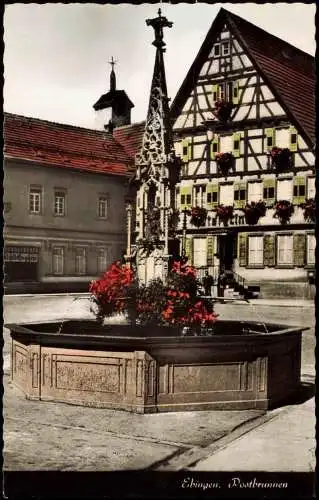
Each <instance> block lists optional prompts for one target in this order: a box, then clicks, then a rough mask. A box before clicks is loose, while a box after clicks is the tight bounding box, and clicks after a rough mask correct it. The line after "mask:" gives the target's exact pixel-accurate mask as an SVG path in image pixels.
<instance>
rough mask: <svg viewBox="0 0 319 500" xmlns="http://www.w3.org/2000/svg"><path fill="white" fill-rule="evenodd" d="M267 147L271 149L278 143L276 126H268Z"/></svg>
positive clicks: (266, 130) (266, 133)
mask: <svg viewBox="0 0 319 500" xmlns="http://www.w3.org/2000/svg"><path fill="white" fill-rule="evenodd" d="M265 135H266V149H267V150H268V151H269V150H271V149H272V148H273V147H274V146H275V144H276V130H275V129H274V128H266V129H265Z"/></svg>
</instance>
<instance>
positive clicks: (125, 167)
mask: <svg viewBox="0 0 319 500" xmlns="http://www.w3.org/2000/svg"><path fill="white" fill-rule="evenodd" d="M4 145H5V146H4V156H5V157H6V158H17V159H25V160H28V161H32V162H36V163H38V164H40V165H49V166H55V167H61V168H64V169H75V170H81V171H86V172H92V173H93V172H95V173H100V174H108V175H117V176H128V175H129V168H130V166H131V164H132V160H131V158H130V157H129V156H128V155H127V153H126V152H125V150H124V148H123V147H122V146H121V145H120V144H119V143H118V142H117V141H116V140H115V138H114V137H113V136H112V135H111V134H109V133H107V132H100V131H97V130H91V129H86V128H80V127H75V126H73V125H64V124H60V123H54V122H49V121H45V120H39V119H37V118H28V117H25V116H21V115H15V114H11V113H5V115H4Z"/></svg>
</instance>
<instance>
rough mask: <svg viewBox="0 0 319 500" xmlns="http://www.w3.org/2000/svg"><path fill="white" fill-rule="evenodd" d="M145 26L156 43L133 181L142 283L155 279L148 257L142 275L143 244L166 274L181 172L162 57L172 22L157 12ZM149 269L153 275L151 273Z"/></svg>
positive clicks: (137, 258)
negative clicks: (176, 194)
mask: <svg viewBox="0 0 319 500" xmlns="http://www.w3.org/2000/svg"><path fill="white" fill-rule="evenodd" d="M146 24H147V26H152V28H153V29H154V33H155V40H154V41H153V42H152V43H153V45H154V46H155V47H156V54H155V64H154V71H153V78H152V84H151V91H150V98H149V105H148V111H147V117H146V123H145V129H144V135H143V140H142V147H141V149H140V151H139V152H138V153H137V154H136V156H135V166H136V174H135V181H136V187H137V199H138V200H139V203H138V204H137V205H138V209H137V215H136V242H137V254H136V262H137V268H138V273H139V278H140V279H141V280H142V281H145V280H146V281H148V280H149V279H152V278H154V277H155V275H156V272H158V271H155V267H154V266H153V264H151V261H152V259H154V258H155V257H154V256H153V255H150V256H149V257H147V258H148V259H150V261H149V262H150V268H148V264H147V265H146V268H145V269H149V271H147V273H148V274H147V275H145V276H144V275H143V272H144V271H143V269H144V267H145V266H144V264H143V262H144V261H143V259H144V256H143V250H142V253H140V252H139V248H140V245H141V244H142V243H143V242H145V241H146V242H148V243H150V245H151V248H153V246H154V245H155V247H156V251H155V252H156V259H157V260H156V262H157V266H158V269H159V268H160V267H161V266H162V271H161V273H160V275H161V276H162V277H164V276H165V275H166V272H167V269H168V267H167V266H168V259H169V255H170V248H171V246H172V245H171V244H172V242H173V240H174V238H175V237H174V224H173V222H172V218H171V215H172V207H174V206H175V185H176V182H177V181H178V175H179V169H180V161H179V159H178V158H177V157H176V156H175V152H174V143H173V133H172V126H171V122H170V118H169V105H168V102H169V99H168V97H167V86H166V77H165V67H164V56H163V54H164V52H165V45H166V44H165V42H164V40H163V28H171V27H172V26H173V23H171V22H170V21H168V20H167V19H166V17H163V16H162V13H161V10H159V11H158V17H156V18H155V19H147V20H146ZM154 242H155V243H154ZM143 266H144V267H143ZM152 266H153V267H154V273H153V271H150V269H151V268H152Z"/></svg>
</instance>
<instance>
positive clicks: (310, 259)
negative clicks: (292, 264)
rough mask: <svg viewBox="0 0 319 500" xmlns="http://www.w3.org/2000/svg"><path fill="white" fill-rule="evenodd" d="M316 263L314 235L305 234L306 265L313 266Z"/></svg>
mask: <svg viewBox="0 0 319 500" xmlns="http://www.w3.org/2000/svg"><path fill="white" fill-rule="evenodd" d="M315 263H316V235H315V234H307V265H308V266H314V265H315Z"/></svg>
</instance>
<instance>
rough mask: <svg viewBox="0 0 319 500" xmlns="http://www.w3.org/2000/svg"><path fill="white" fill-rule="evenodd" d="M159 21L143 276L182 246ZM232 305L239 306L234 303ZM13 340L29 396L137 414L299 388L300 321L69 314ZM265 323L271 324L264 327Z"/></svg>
mask: <svg viewBox="0 0 319 500" xmlns="http://www.w3.org/2000/svg"><path fill="white" fill-rule="evenodd" d="M146 23H147V25H150V26H152V27H153V28H154V31H155V40H154V42H153V45H154V46H155V47H156V56H155V66H154V74H153V80H152V85H151V92H150V101H149V108H148V114H147V119H146V125H145V133H144V137H143V143H142V147H141V150H140V152H139V153H138V154H137V155H136V174H135V179H134V182H135V185H136V188H137V195H136V197H137V203H136V207H137V214H136V235H137V236H136V241H135V242H134V245H132V241H131V228H132V224H133V221H132V209H131V208H130V207H129V209H128V240H127V251H126V261H127V265H131V264H132V262H133V261H134V265H136V269H137V273H138V277H139V279H140V281H142V282H145V283H147V282H148V281H149V280H151V279H153V278H156V277H161V278H164V279H165V276H166V275H167V272H168V268H169V265H170V260H171V259H172V258H175V257H176V255H177V254H178V252H179V250H178V240H177V239H176V238H175V235H174V223H173V217H172V214H173V210H172V207H174V206H175V200H174V196H175V185H176V182H177V181H178V175H179V167H180V161H179V159H178V158H177V157H176V156H175V153H174V147H173V137H172V129H171V125H170V122H169V114H168V111H169V108H168V97H167V89H166V79H165V70H164V59H163V54H164V51H165V49H164V47H165V43H164V41H163V28H164V27H171V26H172V23H170V22H169V21H167V19H166V18H165V17H163V16H162V15H161V12H160V11H159V15H158V17H157V18H155V19H151V20H147V21H146ZM230 307H231V306H230ZM6 326H7V327H8V328H9V329H10V333H11V338H12V357H11V375H12V381H13V383H14V384H15V385H17V386H18V387H19V388H20V389H21V390H22V391H23V392H24V393H25V394H26V397H27V398H29V399H35V400H44V401H60V402H66V403H71V404H78V405H85V406H94V407H102V408H113V409H119V410H127V411H133V412H139V413H147V412H149V413H152V412H167V411H183V410H209V409H213V410H215V409H223V410H226V409H234V410H238V409H252V408H258V409H267V408H270V407H272V406H273V405H275V404H278V402H279V401H281V400H283V399H285V398H287V397H288V396H290V395H291V394H293V393H294V392H296V391H297V390H298V389H299V387H300V358H301V334H302V328H300V327H297V328H287V327H286V326H284V325H277V324H276V325H274V324H267V325H263V324H262V325H261V324H260V323H256V322H250V323H248V322H239V321H223V320H220V321H218V322H217V323H216V328H215V329H214V334H213V335H211V336H187V337H186V336H181V334H180V332H179V331H178V330H177V329H176V328H170V327H161V326H152V327H147V326H141V325H134V326H132V325H130V324H116V325H115V324H108V325H104V326H102V325H100V324H98V323H97V322H95V321H86V320H66V321H63V325H62V328H61V322H46V323H36V324H35V323H33V324H11V325H6ZM265 327H266V328H265Z"/></svg>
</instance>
